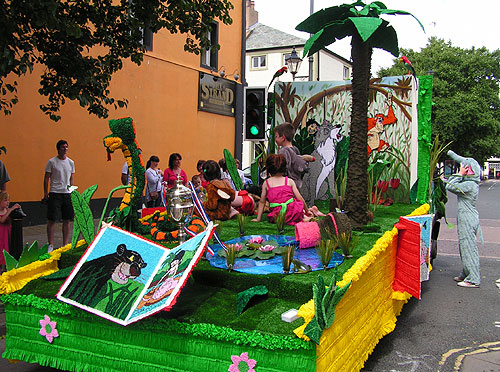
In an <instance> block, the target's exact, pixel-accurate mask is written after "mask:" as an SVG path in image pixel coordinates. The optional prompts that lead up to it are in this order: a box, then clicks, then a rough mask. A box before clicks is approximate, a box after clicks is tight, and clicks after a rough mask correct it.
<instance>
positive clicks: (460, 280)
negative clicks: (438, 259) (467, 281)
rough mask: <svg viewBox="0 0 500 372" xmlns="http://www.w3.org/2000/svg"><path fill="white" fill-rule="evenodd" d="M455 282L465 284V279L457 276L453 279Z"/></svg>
mask: <svg viewBox="0 0 500 372" xmlns="http://www.w3.org/2000/svg"><path fill="white" fill-rule="evenodd" d="M453 280H454V281H456V282H463V281H464V278H462V277H460V276H456V277H454V278H453Z"/></svg>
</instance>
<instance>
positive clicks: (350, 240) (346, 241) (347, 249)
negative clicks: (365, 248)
mask: <svg viewBox="0 0 500 372" xmlns="http://www.w3.org/2000/svg"><path fill="white" fill-rule="evenodd" d="M359 237H360V235H357V236H354V237H353V235H352V233H351V232H349V233H348V232H341V233H340V234H339V236H338V238H337V244H338V247H339V248H340V249H342V254H343V255H344V257H345V258H351V257H352V252H353V251H354V248H355V247H356V244H358V240H359Z"/></svg>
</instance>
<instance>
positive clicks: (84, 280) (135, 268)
mask: <svg viewBox="0 0 500 372" xmlns="http://www.w3.org/2000/svg"><path fill="white" fill-rule="evenodd" d="M146 266H147V263H146V262H144V260H143V259H142V257H141V255H140V254H139V253H137V252H135V251H130V250H128V249H127V246H126V245H125V244H120V245H118V247H117V248H116V252H115V253H111V254H108V255H105V256H101V257H99V258H96V259H93V260H90V261H87V262H85V263H84V264H83V265H82V267H81V268H80V270H78V273H77V274H76V275H75V277H74V278H73V280H72V281H71V283H70V284H69V285H68V287H66V289H65V290H64V292H63V293H62V295H63V296H64V297H66V298H69V299H72V300H74V301H76V302H78V303H80V304H82V305H86V306H90V307H95V305H97V303H98V302H99V301H100V300H101V299H102V297H103V296H102V295H100V292H101V290H104V291H105V290H106V288H103V287H105V285H106V283H107V282H108V281H109V280H110V279H111V280H112V281H113V282H115V283H118V284H127V283H128V281H129V279H131V280H133V279H135V278H137V277H138V276H140V275H141V269H143V268H145V267H146Z"/></svg>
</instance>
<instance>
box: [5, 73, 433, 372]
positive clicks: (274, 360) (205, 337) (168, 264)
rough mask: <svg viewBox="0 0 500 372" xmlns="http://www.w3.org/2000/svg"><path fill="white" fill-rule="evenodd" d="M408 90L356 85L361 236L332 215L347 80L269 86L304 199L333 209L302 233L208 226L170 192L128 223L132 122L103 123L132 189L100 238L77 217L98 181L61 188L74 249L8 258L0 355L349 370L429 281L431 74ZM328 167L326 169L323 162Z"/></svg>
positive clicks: (153, 367) (265, 370)
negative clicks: (365, 98) (366, 97)
mask: <svg viewBox="0 0 500 372" xmlns="http://www.w3.org/2000/svg"><path fill="white" fill-rule="evenodd" d="M416 82H417V80H415V79H412V77H411V76H400V77H392V78H384V79H376V80H372V81H371V83H370V84H371V89H372V90H373V91H374V92H375V93H374V94H373V96H372V97H373V100H372V101H371V105H370V112H371V113H372V117H373V120H374V123H375V124H374V127H375V125H376V121H377V118H378V117H377V115H381V116H380V120H381V121H382V122H384V127H383V131H380V132H378V137H377V138H378V142H377V143H376V144H375V143H374V144H373V146H372V147H370V149H369V150H370V151H369V152H371V157H370V166H369V169H368V173H369V181H370V185H369V193H370V194H371V195H370V198H369V199H370V200H369V209H370V211H371V212H372V215H373V220H372V221H371V222H370V223H369V224H368V225H367V226H364V227H361V228H360V227H357V228H353V227H352V226H350V225H349V223H346V222H345V220H344V219H343V218H344V215H343V213H342V211H341V202H342V197H343V195H345V192H346V190H345V183H344V182H343V180H344V178H345V176H341V177H339V174H343V170H344V169H345V161H346V159H345V158H346V156H345V147H344V150H342V148H343V146H345V143H343V142H342V141H343V140H344V139H348V137H347V136H348V133H349V132H348V128H347V126H348V124H347V123H348V122H349V120H348V119H349V118H348V117H347V116H348V114H349V110H347V109H346V107H347V106H349V104H350V97H349V90H348V87H347V86H346V82H310V83H279V84H277V89H276V94H275V98H276V102H275V103H276V109H275V120H276V124H279V123H280V122H284V121H290V122H292V123H293V124H294V126H295V128H296V129H297V130H296V138H295V143H296V144H297V145H298V147H300V149H301V151H305V152H307V153H309V154H313V155H314V156H315V157H316V158H317V159H320V160H319V161H317V162H315V163H313V164H312V166H311V170H310V172H309V173H308V174H307V175H306V178H305V180H304V183H305V184H306V186H305V188H304V189H303V190H304V191H303V192H304V194H305V195H304V196H305V198H306V200H313V201H314V202H316V203H317V205H319V207H320V209H322V210H323V211H325V212H326V213H329V212H331V213H329V214H328V216H327V217H324V219H321V220H319V221H316V222H308V223H310V224H316V225H314V228H313V225H308V226H307V228H304V226H302V227H297V226H295V227H294V226H286V225H285V226H279V224H278V226H277V225H276V224H270V223H267V222H260V223H257V222H251V221H250V218H248V217H246V216H241V217H239V218H236V219H233V220H228V221H210V220H209V219H208V218H207V216H206V215H205V214H204V211H203V203H202V201H200V200H199V198H198V196H197V194H196V191H195V190H194V188H189V187H184V186H182V185H181V184H180V182H179V183H178V184H177V185H176V187H175V188H174V190H170V191H169V192H165V193H164V194H163V195H162V197H163V205H164V206H165V207H164V208H160V209H159V210H143V211H142V215H141V216H138V214H137V213H136V212H137V210H140V209H141V195H142V191H143V189H144V172H145V170H144V166H143V163H142V159H141V156H140V151H139V147H138V144H137V142H136V138H135V127H134V123H133V121H132V119H131V118H124V119H119V120H110V121H109V128H110V130H111V133H110V134H109V135H107V136H106V137H104V139H103V144H104V147H105V149H106V150H107V152H108V154H112V153H114V152H115V151H119V150H121V151H122V153H123V155H124V157H125V160H126V161H127V164H128V166H129V169H130V174H131V175H132V178H131V182H130V184H129V185H127V186H124V187H125V195H124V197H123V199H122V202H121V204H120V206H119V207H118V208H116V209H115V210H112V211H111V212H108V211H107V210H106V209H107V204H106V206H105V207H104V211H103V212H102V216H101V219H100V223H99V226H98V227H99V229H98V231H95V229H94V223H93V216H92V213H91V211H90V208H89V202H90V200H91V198H92V195H93V193H94V191H95V189H96V188H97V185H94V186H92V187H90V188H88V189H87V190H85V191H83V192H81V193H80V191H79V190H73V191H72V193H71V196H72V201H73V205H74V209H75V223H74V231H73V240H72V243H71V244H68V245H67V246H64V247H61V248H59V249H56V250H54V251H52V252H50V253H48V252H47V248H46V247H39V246H38V244H37V243H36V242H35V243H33V244H31V245H29V246H28V245H27V246H26V247H25V249H24V251H23V253H22V255H21V257H20V258H19V259H15V258H13V257H6V259H7V265H8V268H10V270H9V271H7V272H6V273H4V274H3V275H2V276H1V277H0V293H1V294H2V297H1V300H2V301H3V303H4V304H5V313H6V324H7V333H6V350H5V352H4V354H3V355H2V356H3V358H8V359H10V360H12V361H15V360H23V361H26V362H30V363H38V364H40V365H44V366H50V367H53V368H58V369H62V370H68V371H92V372H95V371H110V372H111V371H120V372H124V371H135V370H137V369H140V370H141V371H158V370H161V371H192V372H198V371H199V372H202V371H203V372H204V371H232V372H237V371H241V372H243V371H256V372H271V371H272V372H278V371H283V372H289V371H294V370H300V371H359V370H360V369H361V368H362V367H363V365H364V363H365V361H366V360H367V358H368V356H369V355H370V353H371V352H372V351H373V349H374V348H375V346H376V344H377V343H378V341H379V340H380V339H381V338H382V337H384V335H386V334H388V333H390V332H391V331H392V330H393V329H394V327H395V325H396V317H397V316H398V315H399V313H400V312H401V310H402V308H403V305H404V304H405V303H406V302H407V301H408V300H409V299H410V298H411V297H412V296H413V297H416V298H420V283H421V281H423V280H427V279H428V276H429V270H430V263H429V261H430V258H431V257H430V245H431V242H430V240H431V227H430V226H431V225H432V217H433V212H434V209H435V207H434V206H433V207H432V210H430V209H431V206H430V205H429V204H428V202H429V200H430V193H429V184H430V182H429V180H430V178H431V179H432V170H431V165H430V162H429V158H430V157H431V155H432V146H431V143H430V107H431V98H430V97H431V96H430V94H431V90H432V89H431V88H432V78H431V77H430V76H429V77H422V78H419V79H418V89H416ZM417 100H418V106H417ZM393 104H394V105H393ZM417 111H418V115H417ZM292 118H294V119H293V120H292ZM385 124H388V125H387V126H385ZM333 139H335V143H334V142H333ZM328 141H332V143H334V146H333V147H331V146H330V148H329V150H328V151H330V152H332V151H333V154H332V153H328V152H325V147H326V146H325V143H328ZM382 142H384V143H385V144H386V145H387V147H385V146H384V145H383V144H381V143H382ZM266 151H269V148H267V149H266ZM264 153H265V151H264ZM226 155H227V154H226ZM332 157H333V159H334V163H333V166H332V165H331V164H327V163H328V162H326V161H323V160H325V159H328V158H330V159H332ZM231 159H232V157H231V156H230V154H229V156H227V157H226V160H227V162H228V164H230V165H232V162H234V159H233V160H231ZM342 159H343V160H342ZM255 164H256V167H259V166H261V165H262V159H256V162H255ZM325 167H330V168H329V172H326V173H325V171H324V168H325ZM229 168H231V167H229ZM325 174H326V176H325ZM343 177H344V178H343ZM417 180H418V182H417ZM257 182H258V181H257ZM343 185H344V186H343ZM119 188H120V187H118V188H117V189H119ZM114 191H116V189H114V190H111V192H110V197H111V196H112V194H113V192H114ZM332 195H335V196H336V200H337V205H336V206H337V207H340V208H338V209H337V210H336V209H333V210H331V208H330V199H331V198H332ZM409 196H410V197H409ZM410 199H411V200H410ZM410 201H411V202H412V203H410ZM193 211H194V214H195V215H196V216H197V217H193V215H194V214H193ZM402 216H407V217H402ZM332 226H333V228H332ZM312 230H314V231H316V233H315V234H316V235H315V237H314V238H312V237H311V236H312V235H311V232H310V231H312ZM80 236H81V237H83V239H81V240H79V238H80Z"/></svg>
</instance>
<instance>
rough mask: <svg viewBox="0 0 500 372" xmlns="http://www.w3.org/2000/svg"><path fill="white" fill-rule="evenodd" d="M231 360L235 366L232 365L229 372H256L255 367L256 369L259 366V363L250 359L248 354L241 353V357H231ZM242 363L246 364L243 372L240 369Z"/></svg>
mask: <svg viewBox="0 0 500 372" xmlns="http://www.w3.org/2000/svg"><path fill="white" fill-rule="evenodd" d="M231 360H232V362H233V364H231V365H230V366H229V369H228V371H229V372H243V371H248V372H255V369H254V368H253V367H255V366H256V365H257V361H256V360H254V359H249V358H248V353H241V355H240V356H238V355H231ZM240 363H245V364H246V366H245V367H244V369H243V370H241V371H240V368H239V365H240Z"/></svg>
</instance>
